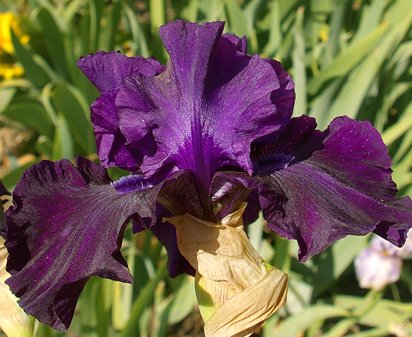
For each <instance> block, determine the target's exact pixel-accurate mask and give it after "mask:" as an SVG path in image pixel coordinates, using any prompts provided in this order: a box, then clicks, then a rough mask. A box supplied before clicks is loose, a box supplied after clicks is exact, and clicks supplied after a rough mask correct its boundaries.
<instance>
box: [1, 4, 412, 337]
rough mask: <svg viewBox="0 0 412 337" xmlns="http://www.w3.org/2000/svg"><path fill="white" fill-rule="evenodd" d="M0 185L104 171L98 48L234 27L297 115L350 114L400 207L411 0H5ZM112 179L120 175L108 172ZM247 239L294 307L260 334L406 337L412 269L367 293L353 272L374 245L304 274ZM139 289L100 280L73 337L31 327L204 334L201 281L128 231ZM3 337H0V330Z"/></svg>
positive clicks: (132, 51)
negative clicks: (272, 268) (42, 163)
mask: <svg viewBox="0 0 412 337" xmlns="http://www.w3.org/2000/svg"><path fill="white" fill-rule="evenodd" d="M0 12H2V13H1V14H0V179H2V180H3V182H4V184H5V185H6V186H7V187H8V188H9V189H12V188H13V186H14V185H15V184H16V182H17V181H18V179H19V178H20V177H21V175H22V172H23V171H24V170H25V169H26V168H27V167H28V166H30V165H32V164H33V163H35V162H37V161H39V160H41V159H51V160H58V159H60V158H70V159H72V158H73V157H74V155H81V156H86V157H88V158H91V159H96V158H97V156H96V154H95V144H94V138H93V133H92V129H91V123H90V120H89V105H90V103H91V102H92V101H93V100H94V99H95V98H96V97H97V92H96V91H95V89H94V88H93V87H92V85H91V84H90V83H89V81H88V80H87V79H86V78H85V77H84V76H83V75H82V74H81V73H80V71H79V70H78V69H77V67H76V61H77V60H78V58H79V57H81V56H83V55H86V54H88V53H92V52H95V51H97V50H120V51H122V52H123V53H126V54H128V55H143V56H145V57H149V56H154V57H156V58H157V59H159V60H161V61H162V62H165V61H166V59H167V55H166V53H165V51H164V49H163V47H162V45H161V42H160V39H159V36H158V27H159V26H160V25H161V24H163V23H165V22H168V21H172V20H174V19H176V18H182V19H186V20H190V21H200V22H202V21H210V20H224V21H226V31H228V32H232V33H235V34H237V35H246V36H247V37H248V38H249V51H250V53H259V54H261V55H264V56H266V57H270V58H276V59H278V60H280V61H281V62H282V63H283V64H284V67H285V68H286V69H288V71H289V72H290V73H291V74H292V75H293V78H294V80H295V83H296V94H297V99H296V106H295V115H300V114H303V113H308V114H310V115H312V116H314V117H316V118H317V121H318V124H319V127H320V128H324V127H326V125H327V124H328V123H329V121H331V120H332V119H333V118H334V117H336V116H338V115H342V114H346V115H348V116H350V117H353V118H358V119H362V120H363V119H368V120H370V121H371V122H372V123H373V124H374V125H375V127H376V128H377V129H378V130H379V131H381V132H382V135H383V138H384V141H385V143H386V144H387V145H388V148H389V152H390V154H391V155H392V157H393V169H394V179H395V181H396V182H397V184H398V187H399V189H400V194H401V195H412V102H411V100H410V97H412V96H411V95H412V82H411V76H412V67H411V56H412V40H411V37H412V32H411V26H412V11H411V1H410V0H369V1H367V0H307V1H302V0H112V1H104V0H54V1H52V0H17V1H13V0H0ZM111 174H112V176H113V177H116V176H117V177H118V176H120V175H121V174H122V172H120V171H119V170H117V171H115V170H112V172H111ZM249 235H250V238H251V241H252V242H253V244H254V245H255V247H256V248H257V249H258V251H259V252H260V253H261V255H262V256H263V257H264V258H265V259H267V260H268V261H270V263H271V264H273V265H276V266H277V267H278V268H280V269H282V270H283V271H285V272H288V273H289V275H290V289H289V296H288V302H287V305H286V307H285V308H284V309H283V310H282V311H281V312H280V313H279V314H277V315H275V316H274V317H272V318H271V319H269V320H268V321H267V323H266V324H265V326H263V328H262V329H261V330H260V331H259V332H258V333H257V334H256V335H257V336H263V337H272V336H282V337H289V336H290V337H296V336H299V337H300V336H306V337H315V336H324V337H337V336H351V337H373V336H376V337H377V336H398V337H403V336H405V337H406V336H411V335H412V269H411V266H412V264H411V261H410V260H405V261H404V263H403V266H402V271H401V275H400V280H399V281H397V282H396V283H393V284H391V285H389V286H386V287H384V288H383V289H381V290H370V291H368V290H365V289H361V288H360V287H359V285H358V282H357V279H356V277H355V271H354V267H353V261H354V259H355V258H356V256H357V255H358V254H359V253H360V252H361V251H362V250H363V249H364V248H366V247H367V246H368V238H367V237H349V238H346V239H343V240H341V241H339V242H338V243H336V244H335V245H334V246H333V247H331V248H330V249H328V250H327V251H326V252H324V253H322V254H320V255H319V256H317V257H315V258H312V259H311V260H310V261H309V262H307V263H305V264H300V263H298V262H297V259H296V252H297V247H296V245H295V243H293V242H288V241H286V240H284V239H282V238H280V237H278V236H276V235H275V234H273V233H270V232H269V231H267V230H266V229H265V227H264V219H259V220H258V221H257V222H255V223H254V224H253V225H252V226H250V228H249ZM123 252H124V255H125V256H126V257H127V260H128V265H129V267H130V269H131V272H132V274H133V275H134V277H135V282H134V284H133V285H124V284H120V283H114V282H111V281H108V280H97V279H93V280H92V282H89V284H88V285H87V288H86V290H85V292H84V293H83V294H82V296H81V299H80V302H79V304H78V307H77V310H76V316H75V318H74V321H73V324H72V326H71V328H70V331H69V332H68V333H59V332H55V331H52V330H51V329H49V328H48V327H46V326H44V325H42V324H39V323H36V327H35V336H38V337H54V336H79V337H112V336H116V337H117V336H118V337H134V336H142V337H145V336H156V337H162V336H176V337H178V336H179V337H183V336H191V337H197V336H202V335H203V333H202V322H201V320H200V316H199V314H198V311H197V309H196V307H195V298H194V291H193V281H192V280H191V279H190V278H188V277H185V276H180V277H178V278H176V279H170V278H169V277H168V276H167V272H166V267H165V263H166V255H165V252H164V250H163V249H162V247H161V246H160V244H159V243H158V242H157V240H155V239H153V238H152V235H151V234H150V233H148V232H144V233H142V234H138V235H136V236H133V237H132V236H131V233H130V231H129V232H127V233H126V239H125V241H124V246H123ZM0 335H1V332H0Z"/></svg>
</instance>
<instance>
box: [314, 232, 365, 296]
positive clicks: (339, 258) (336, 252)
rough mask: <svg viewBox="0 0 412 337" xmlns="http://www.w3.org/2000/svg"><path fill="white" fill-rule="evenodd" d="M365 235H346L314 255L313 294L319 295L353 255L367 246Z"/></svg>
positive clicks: (334, 279)
mask: <svg viewBox="0 0 412 337" xmlns="http://www.w3.org/2000/svg"><path fill="white" fill-rule="evenodd" d="M367 242H368V238H367V237H366V236H348V237H346V238H343V239H341V240H339V241H337V242H335V243H334V244H333V245H332V246H331V247H330V248H329V249H328V250H327V251H326V252H324V253H322V254H321V255H319V256H318V257H316V265H317V267H318V270H317V272H316V275H315V284H316V286H315V288H314V294H313V296H315V297H316V296H318V295H320V294H321V293H322V292H323V291H325V290H326V289H328V287H330V286H331V284H332V283H333V282H335V281H336V280H338V279H339V278H340V276H341V275H342V273H343V272H344V271H345V270H346V269H347V268H348V267H349V266H350V265H351V264H352V261H353V260H354V259H355V257H356V256H357V255H358V254H359V253H360V252H361V251H362V249H364V248H365V247H366V246H367Z"/></svg>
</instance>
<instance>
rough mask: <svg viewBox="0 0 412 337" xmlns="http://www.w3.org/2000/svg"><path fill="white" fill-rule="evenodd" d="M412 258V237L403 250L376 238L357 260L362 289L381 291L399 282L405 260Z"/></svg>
mask: <svg viewBox="0 0 412 337" xmlns="http://www.w3.org/2000/svg"><path fill="white" fill-rule="evenodd" d="M411 257H412V235H411V234H409V235H408V238H407V240H406V242H405V245H404V246H403V247H402V248H398V247H396V246H394V245H392V244H391V243H390V242H388V241H385V240H383V239H382V238H381V237H379V236H375V237H374V238H373V239H372V241H371V243H370V245H369V247H367V248H366V249H364V250H363V251H362V252H361V253H360V254H359V255H358V256H357V257H356V259H355V271H356V277H357V278H358V281H359V285H360V286H361V287H362V288H368V289H374V290H381V289H383V288H384V287H385V286H386V285H388V284H390V283H393V282H396V281H398V280H399V277H400V276H401V271H402V262H403V259H406V258H411Z"/></svg>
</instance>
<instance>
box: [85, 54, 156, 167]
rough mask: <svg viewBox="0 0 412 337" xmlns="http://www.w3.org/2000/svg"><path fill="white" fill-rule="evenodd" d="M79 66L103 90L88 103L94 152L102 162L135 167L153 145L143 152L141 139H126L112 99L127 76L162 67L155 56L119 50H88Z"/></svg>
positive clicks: (149, 73)
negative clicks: (93, 100)
mask: <svg viewBox="0 0 412 337" xmlns="http://www.w3.org/2000/svg"><path fill="white" fill-rule="evenodd" d="M78 66H79V68H80V69H81V70H82V71H83V72H84V74H85V75H86V76H87V77H88V78H89V80H90V81H91V82H92V83H93V84H94V85H95V86H96V88H97V89H99V91H100V92H101V94H102V95H101V96H100V97H99V98H98V99H97V100H96V101H95V102H94V103H93V104H92V106H91V112H92V114H91V119H92V122H93V126H94V133H95V136H96V143H97V153H98V155H99V158H100V160H101V162H102V165H104V166H105V167H111V166H118V167H122V168H125V169H128V170H137V168H138V167H139V165H140V163H141V160H142V156H143V154H147V155H148V154H151V153H152V152H153V151H155V150H156V148H153V149H147V150H146V152H145V151H144V150H143V151H142V148H144V146H145V142H144V141H143V142H140V144H129V143H127V142H126V140H125V138H124V136H123V135H122V134H121V132H120V129H119V119H118V116H117V111H116V105H115V99H116V96H117V93H118V91H119V88H120V87H121V86H122V84H123V82H124V80H125V79H126V78H128V77H133V76H137V75H142V76H149V77H152V76H155V75H157V74H158V73H160V72H162V71H163V70H164V67H163V66H162V65H161V64H160V63H159V62H157V61H156V60H153V59H145V58H143V57H127V56H125V55H122V54H120V53H119V52H98V53H96V54H91V55H89V56H86V57H83V58H81V59H80V60H79V62H78ZM137 148H139V149H140V150H139V151H137ZM136 154H137V155H136Z"/></svg>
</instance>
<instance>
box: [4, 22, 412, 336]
mask: <svg viewBox="0 0 412 337" xmlns="http://www.w3.org/2000/svg"><path fill="white" fill-rule="evenodd" d="M223 28H224V23H222V22H212V23H205V24H201V25H199V24H196V23H188V22H184V21H181V20H177V21H175V22H172V23H169V24H167V25H164V26H162V27H161V28H160V36H161V39H162V41H163V43H164V46H165V48H166V51H167V53H168V54H169V56H170V59H169V61H168V63H167V64H166V65H165V66H163V65H161V64H160V63H159V62H157V61H156V60H153V59H145V58H142V57H127V56H124V55H121V54H120V53H117V52H98V53H96V54H92V55H89V56H86V57H84V58H82V59H81V60H80V61H79V63H78V65H79V67H80V68H81V70H82V71H83V72H84V74H85V75H86V76H87V77H88V78H89V79H90V80H91V82H92V83H93V84H94V85H95V86H96V88H97V89H98V90H99V91H100V96H99V97H98V98H97V99H96V101H95V102H94V103H93V104H92V106H91V113H92V114H91V119H92V122H93V126H94V132H95V135H96V142H97V150H98V155H99V158H100V161H101V163H102V166H100V165H97V164H93V163H91V162H90V161H88V160H85V159H82V158H78V160H77V164H76V166H74V165H72V164H71V163H70V162H69V161H67V160H62V161H59V162H55V163H53V162H49V161H43V162H41V163H39V164H38V165H35V166H33V167H32V168H30V169H29V170H28V171H26V173H25V174H24V176H23V178H22V179H21V181H20V182H19V183H18V185H17V187H16V189H15V191H14V193H13V203H14V205H13V207H11V208H10V209H9V210H8V212H7V214H6V215H5V218H6V221H5V224H6V226H4V223H3V226H1V218H0V232H2V234H3V235H5V236H6V239H7V241H6V245H7V248H8V250H9V253H10V256H9V260H8V264H7V269H8V271H9V272H10V273H11V275H12V276H11V278H10V279H9V280H8V284H9V286H10V288H11V290H12V291H13V292H14V293H15V294H16V295H17V296H18V297H20V302H19V303H20V305H21V306H22V307H23V308H24V309H25V310H26V311H27V312H28V313H30V314H32V315H34V316H36V317H37V318H38V319H39V320H40V321H42V322H44V323H47V324H49V325H51V326H53V327H54V328H56V329H64V328H66V327H68V326H69V324H70V321H71V319H72V316H73V312H74V309H75V304H76V301H77V299H78V297H79V295H80V292H81V291H82V289H83V288H84V286H85V284H86V282H87V280H88V279H89V278H90V277H91V276H93V275H97V276H101V277H106V278H110V279H114V280H119V281H124V282H130V281H131V275H130V273H129V272H128V269H127V266H126V263H125V261H124V259H123V257H122V255H121V253H120V246H121V240H122V234H123V231H124V228H125V226H126V224H127V223H128V222H129V220H132V223H133V230H134V232H138V231H140V230H144V229H150V230H152V232H153V233H154V234H155V235H156V236H157V237H158V238H159V240H160V241H161V242H162V243H163V244H164V245H165V247H166V249H167V252H168V256H169V272H170V274H171V275H172V276H175V275H177V274H179V273H182V272H185V273H189V274H193V273H194V269H193V266H191V265H190V264H189V263H188V261H187V260H186V259H185V258H184V257H183V256H182V254H181V252H180V251H179V246H178V244H177V240H176V229H175V227H174V226H173V225H172V224H171V223H170V222H167V219H166V218H170V219H172V218H174V217H180V218H190V217H192V218H196V219H199V221H201V222H205V223H206V222H209V223H217V222H219V221H221V220H222V219H224V218H225V217H227V216H228V215H229V214H233V213H236V212H238V211H239V208H240V207H245V206H246V204H245V202H246V203H247V207H246V209H245V213H244V217H243V220H244V221H245V222H246V224H248V223H249V222H251V221H253V220H254V219H255V218H256V217H257V215H258V212H259V210H260V209H263V212H264V216H265V218H266V220H267V221H268V225H269V227H270V228H271V229H272V230H274V231H275V232H277V233H278V234H280V235H282V236H284V237H286V238H289V239H296V240H297V241H298V243H299V247H300V252H299V257H300V259H301V260H306V259H307V258H308V257H309V256H311V255H314V254H318V253H320V252H322V251H323V250H325V249H326V248H327V247H328V246H329V245H331V244H332V243H333V242H334V241H335V240H337V239H339V238H342V237H344V236H346V235H349V234H355V235H363V234H366V233H369V232H372V231H373V232H375V233H377V234H379V235H380V236H381V237H383V238H385V239H387V240H389V241H390V242H392V243H394V244H396V245H402V244H403V243H404V241H405V238H406V233H407V230H408V229H409V228H410V227H411V226H412V202H411V200H410V199H409V198H407V197H404V198H401V199H398V198H397V197H396V194H397V190H396V186H395V184H394V183H393V181H392V179H391V170H390V164H391V160H390V158H389V156H388V153H387V150H386V147H385V145H384V144H383V142H382V139H381V137H380V135H379V133H378V132H377V131H376V130H375V129H374V128H373V127H372V125H371V124H370V123H369V122H357V121H354V120H352V119H350V118H347V117H341V118H337V119H335V120H334V121H333V122H332V123H331V124H330V126H329V127H328V128H327V129H326V130H325V131H318V130H316V122H315V120H314V119H313V118H310V117H308V116H301V117H298V118H291V116H292V110H293V104H294V99H295V93H294V85H293V82H292V80H291V78H290V76H289V75H288V74H287V72H285V71H284V70H283V68H282V66H281V65H280V63H279V62H277V61H274V60H268V59H264V58H261V57H259V56H257V55H253V56H251V55H248V54H247V41H246V38H238V37H236V36H234V35H229V34H223ZM111 166H116V167H119V168H123V169H126V170H128V171H129V172H130V174H129V175H127V176H125V177H123V178H121V179H119V180H117V181H114V182H112V181H111V180H110V178H109V176H108V175H107V172H106V170H105V168H104V167H106V168H107V167H111ZM1 188H2V186H1V185H0V190H1ZM242 205H243V206H242ZM242 211H243V208H242ZM163 221H165V222H163ZM189 241H190V238H189ZM189 243H190V242H189ZM229 246H230V245H229ZM229 246H228V247H229ZM225 248H227V247H225Z"/></svg>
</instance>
